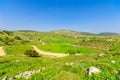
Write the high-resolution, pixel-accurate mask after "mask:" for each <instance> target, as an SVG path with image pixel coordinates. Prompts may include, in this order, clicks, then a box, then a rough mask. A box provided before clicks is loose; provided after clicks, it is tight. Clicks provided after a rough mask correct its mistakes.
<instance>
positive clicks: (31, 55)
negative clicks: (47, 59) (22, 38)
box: [25, 50, 40, 57]
mask: <svg viewBox="0 0 120 80" xmlns="http://www.w3.org/2000/svg"><path fill="white" fill-rule="evenodd" d="M25 55H27V56H30V57H40V54H39V53H38V52H36V51H35V50H27V51H26V52H25Z"/></svg>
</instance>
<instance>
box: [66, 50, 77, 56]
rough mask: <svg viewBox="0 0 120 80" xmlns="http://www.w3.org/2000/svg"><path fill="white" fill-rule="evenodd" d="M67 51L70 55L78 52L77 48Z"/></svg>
mask: <svg viewBox="0 0 120 80" xmlns="http://www.w3.org/2000/svg"><path fill="white" fill-rule="evenodd" d="M65 53H66V54H69V55H74V54H76V53H77V52H76V51H75V50H73V49H68V50H67V51H66V52H65Z"/></svg>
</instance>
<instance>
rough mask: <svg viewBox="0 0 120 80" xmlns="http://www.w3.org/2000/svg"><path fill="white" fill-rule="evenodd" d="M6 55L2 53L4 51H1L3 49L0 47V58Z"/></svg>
mask: <svg viewBox="0 0 120 80" xmlns="http://www.w3.org/2000/svg"><path fill="white" fill-rule="evenodd" d="M5 55H6V54H5V52H4V50H3V47H0V56H5Z"/></svg>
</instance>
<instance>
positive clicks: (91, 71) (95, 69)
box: [88, 67, 101, 75]
mask: <svg viewBox="0 0 120 80" xmlns="http://www.w3.org/2000/svg"><path fill="white" fill-rule="evenodd" d="M100 72H101V70H100V69H98V68H96V67H90V68H89V71H88V74H89V75H92V74H96V73H100Z"/></svg>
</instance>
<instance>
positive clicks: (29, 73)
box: [13, 69, 41, 79]
mask: <svg viewBox="0 0 120 80" xmlns="http://www.w3.org/2000/svg"><path fill="white" fill-rule="evenodd" d="M40 71H41V70H40V69H39V70H33V71H26V72H23V73H20V74H17V75H15V76H14V77H13V78H14V79H17V78H21V77H24V78H25V79H29V78H30V77H31V75H33V74H35V73H39V72H40Z"/></svg>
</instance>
